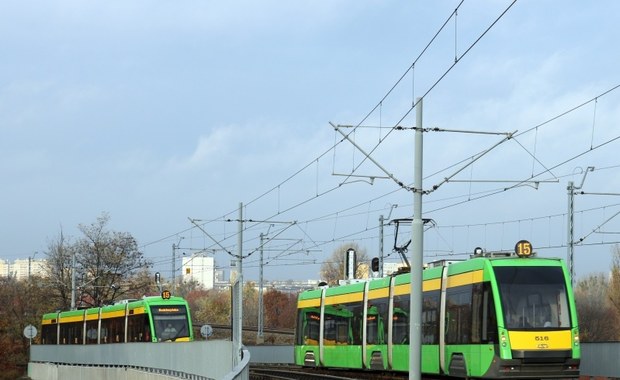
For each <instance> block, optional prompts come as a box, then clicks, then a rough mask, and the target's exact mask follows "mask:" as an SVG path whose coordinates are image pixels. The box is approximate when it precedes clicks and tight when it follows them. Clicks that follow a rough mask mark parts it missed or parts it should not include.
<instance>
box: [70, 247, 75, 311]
mask: <svg viewBox="0 0 620 380" xmlns="http://www.w3.org/2000/svg"><path fill="white" fill-rule="evenodd" d="M72 251H73V252H72V253H71V310H75V250H72Z"/></svg>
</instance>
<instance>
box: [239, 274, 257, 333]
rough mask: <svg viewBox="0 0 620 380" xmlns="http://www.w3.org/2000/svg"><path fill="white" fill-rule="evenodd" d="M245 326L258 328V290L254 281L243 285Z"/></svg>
mask: <svg viewBox="0 0 620 380" xmlns="http://www.w3.org/2000/svg"><path fill="white" fill-rule="evenodd" d="M243 326H258V289H256V283H254V282H252V281H247V282H246V283H245V284H244V285H243Z"/></svg>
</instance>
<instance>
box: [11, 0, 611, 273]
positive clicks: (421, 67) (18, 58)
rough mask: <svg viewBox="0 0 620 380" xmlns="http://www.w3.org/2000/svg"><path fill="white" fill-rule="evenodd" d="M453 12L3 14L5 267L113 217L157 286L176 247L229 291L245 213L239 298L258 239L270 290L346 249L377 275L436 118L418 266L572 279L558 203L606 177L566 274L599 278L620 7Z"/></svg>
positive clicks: (563, 211)
mask: <svg viewBox="0 0 620 380" xmlns="http://www.w3.org/2000/svg"><path fill="white" fill-rule="evenodd" d="M459 4H460V1H447V0H446V1H433V2H428V1H426V2H422V1H415V2H403V1H348V0H342V1H297V2H290V1H260V2H256V1H175V2H161V1H130V2H128V1H89V2H84V1H75V0H58V1H54V2H44V1H4V2H2V3H0V49H1V51H2V59H0V133H1V137H0V176H1V177H2V182H1V183H2V185H1V187H0V207H1V210H2V212H1V213H0V228H1V231H2V232H1V234H0V236H1V237H2V245H1V247H0V259H4V260H9V261H13V260H15V259H18V258H26V257H28V256H32V255H34V253H35V252H38V256H37V258H39V257H42V256H44V252H45V251H46V250H47V246H48V244H49V243H50V241H52V240H54V239H56V238H57V237H58V235H59V233H60V231H61V229H62V231H63V233H64V234H65V235H68V236H71V237H73V238H76V237H79V230H78V228H77V227H78V225H79V224H90V223H93V222H95V221H96V219H97V217H99V216H100V215H102V213H107V214H109V216H110V218H111V221H110V228H111V229H113V230H118V231H124V232H129V233H131V234H132V235H133V236H134V237H135V238H136V239H137V240H138V243H139V245H140V247H141V249H142V250H143V251H144V253H145V254H146V255H147V256H148V257H149V258H150V259H152V260H153V261H154V262H155V263H156V268H157V269H158V270H160V271H161V272H162V274H163V275H164V276H165V277H167V276H169V275H170V274H171V256H172V245H173V244H178V246H180V247H181V249H179V250H178V251H177V254H178V255H179V256H181V255H183V254H185V255H191V254H192V253H196V252H200V250H206V252H207V253H208V254H213V255H215V258H216V265H217V266H218V267H219V268H222V269H225V270H228V269H229V265H230V261H231V257H230V255H229V254H227V253H226V251H230V252H236V251H237V230H238V223H237V222H236V220H237V219H238V218H239V214H238V211H237V208H238V206H239V204H240V203H243V204H244V209H243V219H244V220H247V222H246V223H245V224H244V232H243V252H244V256H247V258H246V259H245V261H244V270H245V271H246V278H248V279H250V280H252V279H257V278H258V274H257V273H258V270H257V267H258V247H259V245H260V241H259V239H260V234H261V233H262V234H263V235H264V236H265V237H266V239H270V240H268V241H267V240H266V243H265V244H264V246H263V248H264V261H265V263H266V266H265V277H266V278H267V279H281V280H286V279H299V280H306V279H318V277H319V275H318V272H319V269H320V265H321V263H322V262H323V261H324V260H326V259H327V258H328V257H329V256H330V255H331V254H332V252H333V250H334V249H336V248H338V247H340V246H343V245H344V246H346V245H347V244H350V242H356V243H358V244H359V245H360V246H361V247H363V248H364V249H366V250H367V252H368V254H369V255H370V256H376V255H377V254H378V252H379V217H380V215H383V216H384V217H386V218H388V217H389V218H391V219H393V218H407V217H410V216H411V214H412V212H413V211H412V210H413V207H412V202H413V195H412V194H411V192H410V191H408V190H407V189H406V185H410V184H411V183H412V181H413V157H414V149H413V131H412V130H411V129H407V128H410V127H412V126H413V125H414V123H415V110H414V109H412V104H413V103H414V102H415V99H417V98H418V97H422V96H423V97H424V100H423V107H424V108H423V110H424V113H423V125H424V127H428V128H440V129H446V130H451V131H441V132H432V131H431V132H428V133H424V188H425V190H428V194H426V195H425V196H424V211H423V212H424V215H423V216H424V217H425V218H432V219H433V221H434V225H429V226H428V229H427V231H426V232H425V261H430V260H435V259H441V258H456V257H465V256H464V254H467V253H469V252H471V251H472V250H473V248H474V247H476V246H480V247H483V248H485V249H487V250H510V249H512V248H513V247H514V244H515V243H516V241H517V240H520V239H528V240H530V241H531V242H532V243H533V245H534V247H535V248H536V250H537V251H538V252H539V254H540V255H541V256H552V257H562V258H565V257H566V252H567V248H566V245H567V213H568V195H567V185H568V182H569V181H574V182H575V184H576V185H579V184H581V181H582V179H583V177H584V172H585V170H586V168H587V167H588V166H594V167H595V170H594V171H592V172H588V174H587V177H586V179H585V182H584V185H583V188H582V190H583V191H584V192H586V194H583V195H577V196H576V197H575V210H576V214H575V240H578V239H581V238H584V239H583V241H582V243H581V244H579V245H577V246H576V248H575V265H576V270H575V271H576V273H577V276H583V275H587V274H589V273H594V272H604V271H607V270H608V267H609V265H610V262H611V257H612V255H611V251H612V249H613V246H614V245H613V244H614V243H615V242H617V241H620V235H618V234H616V233H617V232H620V216H618V217H616V216H615V214H616V213H618V212H619V211H620V197H619V196H618V195H617V194H618V193H620V154H619V152H620V140H617V139H618V138H619V137H620V124H619V122H618V120H620V89H618V88H617V86H618V85H619V84H620V71H619V70H618V61H619V60H620V59H619V58H620V57H619V55H620V54H619V53H620V50H619V49H618V48H617V41H618V40H620V28H619V27H618V26H617V17H616V16H617V15H618V14H620V3H618V2H616V1H611V0H610V1H597V2H583V1H559V0H548V1H534V0H529V1H528V0H522V1H519V2H517V3H515V4H514V5H512V6H511V2H510V1H475V2H473V1H464V2H463V3H462V4H461V5H459ZM457 7H458V11H457V12H456V16H455V15H454V11H455V9H456V8H457ZM506 10H507V11H506ZM504 11H506V13H505V14H503V16H501V15H502V13H503V12H504ZM500 16H501V17H500ZM496 20H497V22H496V23H495V24H494V22H495V21H496ZM446 21H447V23H446ZM444 23H446V24H445V27H444V28H443V29H442V25H444ZM438 32H439V33H438ZM434 36H436V37H435V38H434ZM431 41H432V43H430V44H429V42H431ZM414 63H415V64H414ZM390 89H392V90H390ZM330 123H333V124H334V125H341V126H358V128H346V127H345V128H343V129H342V131H343V133H345V134H347V135H348V136H349V138H350V139H351V140H352V141H354V142H355V144H356V145H357V146H359V148H360V149H357V148H354V146H353V144H352V143H351V142H349V141H346V140H345V141H343V138H342V135H341V134H339V133H337V132H335V131H334V128H333V127H332V126H331V125H330ZM395 126H402V127H405V128H403V129H402V130H395V129H394V127H395ZM454 131H476V132H492V133H497V134H471V133H459V132H454ZM515 131H517V132H516V133H515V134H513V135H512V138H511V139H510V140H508V141H506V142H503V143H500V142H501V141H502V139H504V138H505V135H504V133H511V132H515ZM491 148H492V149H491ZM362 150H363V151H365V152H366V153H367V154H369V155H370V157H371V158H372V161H371V160H369V159H364V154H363V153H362ZM487 150H489V152H488V153H486V154H484V155H482V153H483V152H486V151H487ZM373 161H374V162H375V163H376V164H375V163H373ZM377 164H378V165H377ZM467 164H470V165H468V166H466V165H467ZM379 165H380V167H379ZM387 174H390V175H392V176H393V178H394V179H395V180H391V179H384V178H382V177H386V176H387ZM453 175H454V176H453ZM445 178H449V181H447V182H446V181H445ZM523 181H534V182H523ZM397 182H401V183H402V184H404V185H405V186H404V187H405V188H404V187H403V186H400V185H399V184H398V183H397ZM435 185H441V186H439V187H438V188H437V189H436V190H435V191H431V190H432V189H433V187H434V186H435ZM592 193H599V194H600V193H606V194H608V195H596V194H592ZM614 194H615V195H614ZM190 219H196V220H200V221H196V224H197V225H198V226H200V228H198V227H196V226H195V224H192V223H191V222H190ZM405 230H406V231H407V233H409V231H408V230H407V229H405ZM384 234H385V248H384V252H385V255H388V254H389V257H388V259H387V260H388V261H398V258H397V255H396V254H393V253H391V252H392V245H393V238H394V237H393V235H394V226H392V225H386V226H385V228H384ZM179 266H180V260H179V262H178V264H177V267H179ZM178 273H179V274H180V271H179V272H178Z"/></svg>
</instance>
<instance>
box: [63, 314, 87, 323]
mask: <svg viewBox="0 0 620 380" xmlns="http://www.w3.org/2000/svg"><path fill="white" fill-rule="evenodd" d="M83 320H84V316H83V315H77V316H74V317H60V323H71V322H82V321H83Z"/></svg>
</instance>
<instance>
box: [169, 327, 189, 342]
mask: <svg viewBox="0 0 620 380" xmlns="http://www.w3.org/2000/svg"><path fill="white" fill-rule="evenodd" d="M186 327H187V326H186V325H185V324H183V326H181V328H180V329H179V332H177V333H176V334H174V336H173V337H172V338H170V340H171V341H173V342H174V341H176V340H177V338H178V337H179V335H181V332H182V331H183V330H185V328H186Z"/></svg>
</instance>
